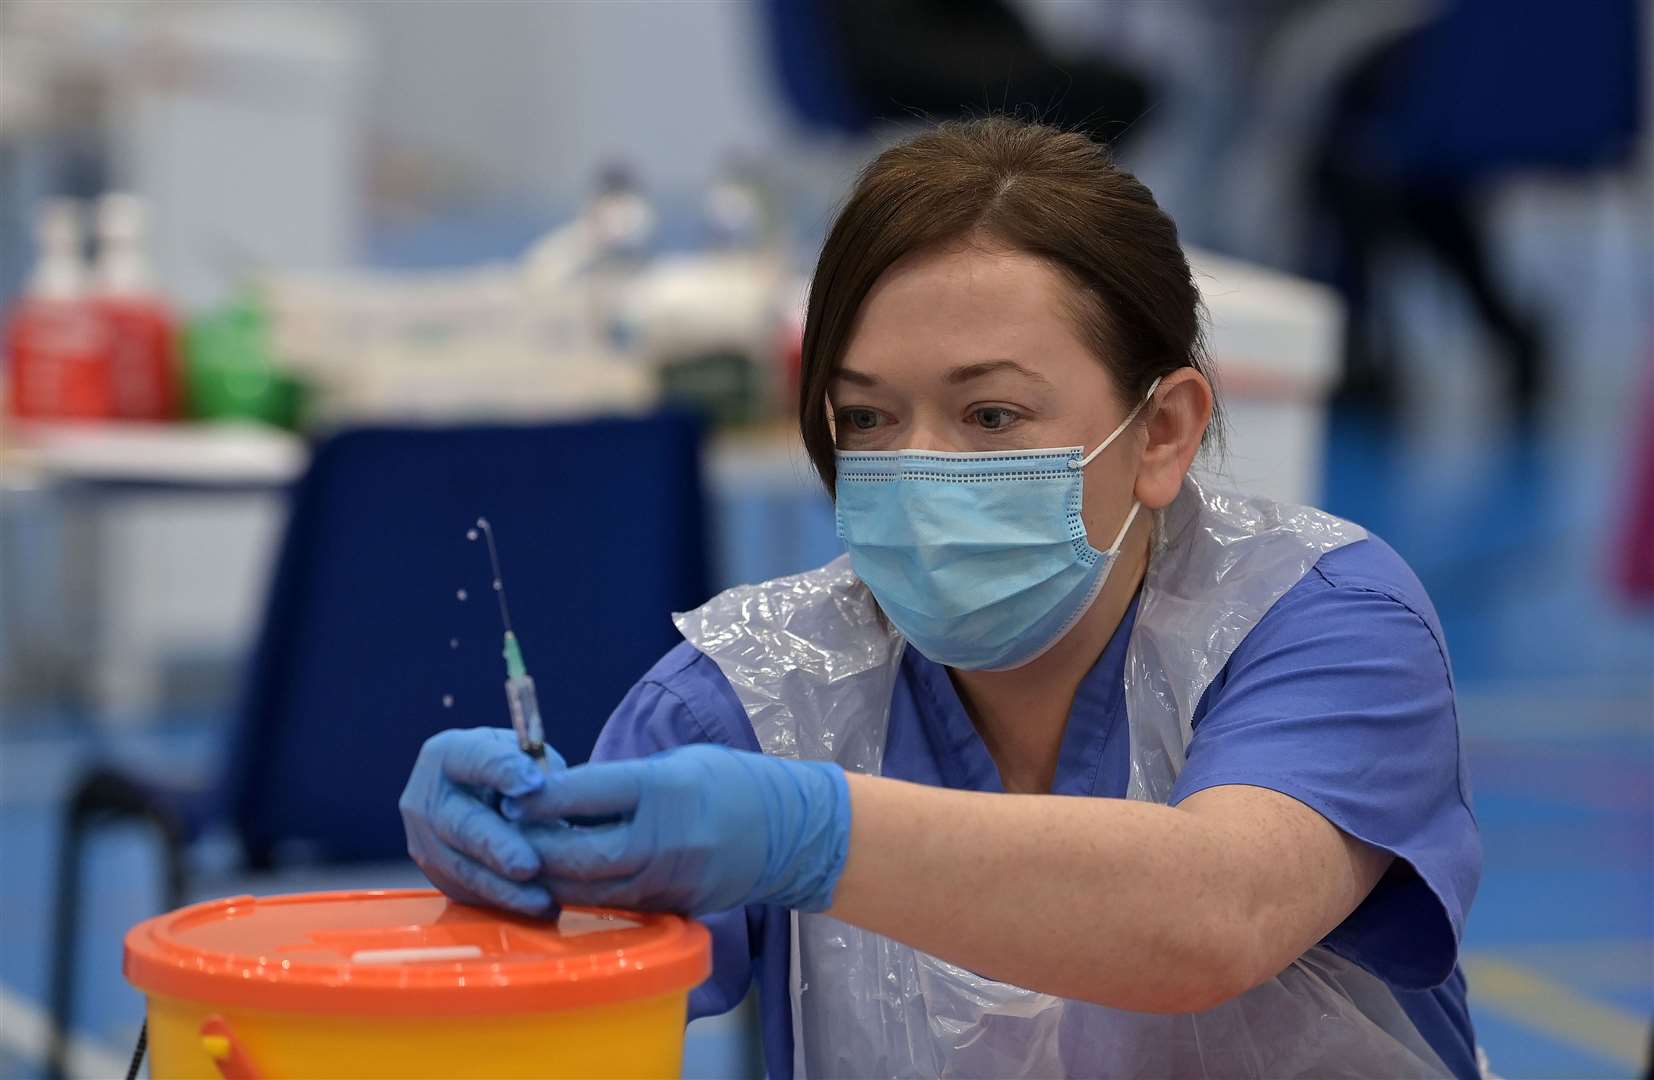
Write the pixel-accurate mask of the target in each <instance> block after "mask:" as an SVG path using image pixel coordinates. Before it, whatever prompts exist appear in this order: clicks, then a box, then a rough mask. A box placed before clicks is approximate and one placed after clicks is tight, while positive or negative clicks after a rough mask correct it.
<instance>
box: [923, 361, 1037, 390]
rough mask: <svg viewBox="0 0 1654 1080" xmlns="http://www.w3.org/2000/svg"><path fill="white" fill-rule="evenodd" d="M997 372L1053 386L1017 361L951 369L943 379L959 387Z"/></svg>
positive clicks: (970, 365)
mask: <svg viewBox="0 0 1654 1080" xmlns="http://www.w3.org/2000/svg"><path fill="white" fill-rule="evenodd" d="M996 371H1010V372H1015V373H1016V374H1018V375H1021V376H1022V377H1023V378H1026V379H1032V380H1033V381H1034V382H1037V383H1044V384H1045V385H1046V386H1050V385H1051V380H1050V379H1047V378H1046V377H1045V376H1044V375H1041V374H1040V373H1039V372H1037V371H1035V370H1033V369H1032V368H1026V367H1023V366H1022V365H1021V364H1019V363H1017V362H1016V361H1015V360H984V361H982V362H981V363H980V364H964V365H962V366H960V367H956V368H950V369H949V370H948V372H947V374H945V375H943V376H942V378H943V379H945V380H946V381H947V382H950V383H953V384H955V385H957V384H959V383H967V382H970V381H971V380H972V379H980V378H981V377H982V376H984V375H992V374H993V373H994V372H996Z"/></svg>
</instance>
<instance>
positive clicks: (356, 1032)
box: [125, 889, 712, 1080]
mask: <svg viewBox="0 0 1654 1080" xmlns="http://www.w3.org/2000/svg"><path fill="white" fill-rule="evenodd" d="M711 964H712V960H711V938H710V935H709V934H708V933H707V931H706V928H705V927H703V926H701V925H700V924H698V923H695V922H692V921H690V920H688V919H683V918H680V917H678V916H676V915H642V914H636V913H631V912H620V911H606V910H597V909H583V908H572V909H567V910H565V911H564V912H563V913H562V916H561V917H560V918H559V919H558V920H557V921H555V922H553V921H551V920H535V919H527V918H519V917H516V916H513V915H510V914H506V913H502V912H498V911H488V910H482V909H479V908H472V907H466V906H463V905H460V904H455V903H450V902H449V901H448V900H447V899H446V898H445V897H444V896H442V894H440V893H438V892H435V891H431V890H424V889H416V890H398V891H389V892H328V893H302V894H297V895H292V896H274V897H262V898H254V897H251V896H239V897H234V898H231V899H227V900H214V901H211V902H208V903H204V904H196V905H194V906H192V907H186V908H182V909H180V910H178V911H174V912H172V913H170V914H167V915H161V916H158V917H156V918H153V919H150V920H148V921H146V922H143V923H140V924H138V925H137V926H135V927H133V928H132V930H131V931H130V932H129V933H128V934H127V936H126V957H125V971H126V977H127V979H128V981H130V982H131V983H132V984H133V985H134V986H136V987H137V988H138V989H140V990H142V991H143V992H144V994H145V995H146V996H147V997H148V1001H149V1041H150V1053H151V1054H152V1074H153V1075H155V1076H158V1077H163V1076H164V1077H168V1078H169V1080H170V1078H174V1077H179V1078H182V1077H207V1078H215V1077H229V1078H232V1080H234V1078H243V1080H246V1078H254V1077H262V1078H266V1080H278V1078H288V1077H294V1078H297V1077H329V1078H337V1077H342V1076H350V1077H385V1078H391V1077H396V1078H402V1080H408V1078H414V1077H443V1078H445V1080H452V1078H455V1077H465V1076H476V1077H621V1076H674V1075H677V1074H679V1073H680V1072H681V1071H682V1060H683V1028H684V1021H685V1017H686V1011H687V1006H688V996H689V991H690V989H692V988H693V987H694V986H695V985H697V984H698V983H700V982H701V981H702V980H703V979H705V978H706V976H707V974H708V973H709V972H710V971H711Z"/></svg>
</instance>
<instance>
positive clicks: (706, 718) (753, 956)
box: [593, 538, 1482, 1080]
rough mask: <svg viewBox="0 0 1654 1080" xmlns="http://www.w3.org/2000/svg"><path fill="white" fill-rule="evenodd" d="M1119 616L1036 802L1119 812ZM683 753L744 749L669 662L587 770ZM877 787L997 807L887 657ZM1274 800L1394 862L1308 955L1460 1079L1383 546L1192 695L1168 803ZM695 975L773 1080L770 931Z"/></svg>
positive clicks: (1410, 622)
mask: <svg viewBox="0 0 1654 1080" xmlns="http://www.w3.org/2000/svg"><path fill="white" fill-rule="evenodd" d="M1136 613H1137V605H1136V602H1135V601H1134V602H1133V603H1132V605H1131V608H1130V609H1129V610H1128V611H1127V613H1126V616H1125V618H1124V619H1123V620H1122V621H1121V624H1120V628H1119V630H1118V631H1117V632H1116V633H1115V635H1114V638H1113V639H1112V640H1111V641H1110V642H1109V644H1108V647H1107V648H1106V649H1105V650H1104V651H1103V654H1102V655H1101V656H1100V657H1099V658H1098V660H1097V663H1096V665H1095V666H1094V667H1093V668H1092V670H1091V671H1090V673H1089V674H1087V675H1086V677H1085V679H1084V681H1083V682H1082V683H1081V685H1080V688H1079V692H1078V694H1077V695H1076V696H1075V699H1074V708H1073V711H1072V712H1071V713H1070V715H1069V718H1068V727H1067V730H1066V731H1065V733H1064V735H1063V742H1062V749H1061V755H1060V757H1059V759H1058V762H1057V773H1056V780H1055V783H1054V786H1053V791H1054V792H1056V793H1057V794H1062V795H1089V796H1097V797H1120V796H1123V795H1124V794H1125V791H1126V783H1127V778H1128V774H1129V750H1130V746H1129V744H1130V735H1129V732H1128V728H1127V721H1126V713H1125V691H1124V673H1125V660H1126V648H1127V644H1128V641H1129V639H1130V637H1131V629H1132V625H1133V623H1134V621H1135V618H1136ZM692 742H715V743H722V744H724V745H726V746H732V747H736V748H739V749H744V750H757V749H758V742H757V739H756V738H755V737H754V735H753V732H752V728H751V726H750V725H749V724H748V722H747V719H746V714H745V712H744V711H743V710H742V708H741V705H740V703H739V702H738V701H737V700H736V697H735V693H734V691H733V690H732V689H731V688H730V686H729V683H728V682H727V681H726V680H725V679H724V677H723V674H722V673H721V672H719V670H718V668H717V666H716V665H715V664H713V663H712V661H710V660H708V659H707V658H706V657H705V656H703V655H702V654H701V653H700V652H699V651H697V650H696V649H695V648H694V647H693V646H691V645H689V644H688V643H684V644H682V645H679V646H678V647H677V648H675V649H673V650H672V651H671V652H669V653H667V654H666V656H665V657H664V658H663V659H662V660H661V661H660V662H659V663H658V664H656V665H655V667H654V668H653V669H652V670H651V671H650V672H649V673H648V674H647V675H645V676H644V677H643V680H642V681H641V682H639V683H638V684H637V686H635V687H634V688H633V689H632V691H631V692H630V693H629V694H628V695H627V696H626V699H625V700H624V701H623V702H621V704H620V707H619V708H618V709H616V710H615V713H614V715H613V716H612V717H610V719H609V722H608V725H607V726H606V727H605V728H604V731H603V734H602V736H601V737H600V738H599V740H598V743H597V748H596V750H595V752H594V754H593V757H594V759H604V758H629V757H637V756H640V755H644V754H649V753H653V752H654V751H657V750H662V749H665V748H667V747H672V746H678V745H682V744H684V743H692ZM883 774H884V775H885V776H891V777H896V778H898V779H902V780H910V781H916V782H919V783H925V784H933V785H938V786H944V787H950V788H958V789H961V790H966V791H1001V790H1003V789H1002V787H1001V785H1000V779H999V773H998V770H997V769H996V767H995V765H994V763H993V759H992V758H991V757H990V756H989V754H988V751H987V748H986V747H985V746H984V745H983V743H982V740H981V738H980V737H979V736H978V735H977V733H976V730H975V728H974V727H973V726H972V724H971V721H970V717H969V716H968V715H967V714H966V712H965V709H964V706H963V705H962V704H961V703H960V700H959V696H958V694H957V693H956V692H955V690H954V688H953V683H952V682H951V681H950V679H949V678H948V673H947V669H946V668H943V667H941V666H940V665H937V664H934V663H932V662H931V661H929V660H926V659H925V658H924V657H923V656H920V655H919V653H918V652H917V651H916V650H913V649H908V650H906V652H905V654H904V656H903V659H902V668H901V672H900V674H899V676H898V678H897V681H896V688H895V692H894V696H893V698H892V701H891V709H890V730H889V736H888V741H887V743H886V748H885V755H884V769H883ZM1223 784H1250V785H1253V786H1255V787H1265V788H1271V789H1274V790H1276V791H1280V792H1282V793H1284V794H1286V795H1290V796H1291V797H1292V798H1294V799H1297V800H1298V801H1299V802H1302V803H1304V804H1305V805H1307V806H1309V807H1311V808H1313V809H1314V810H1316V811H1317V812H1318V813H1320V814H1321V815H1322V816H1324V817H1325V818H1326V819H1327V820H1328V821H1331V822H1332V823H1333V824H1334V825H1337V826H1338V827H1339V828H1340V829H1342V830H1343V831H1345V832H1346V833H1349V834H1350V835H1352V836H1355V837H1358V838H1360V839H1361V840H1364V841H1366V842H1367V843H1369V844H1373V845H1374V846H1376V847H1379V848H1382V849H1384V850H1386V851H1389V852H1392V853H1393V854H1394V855H1395V856H1396V861H1395V863H1394V864H1393V865H1392V867H1391V869H1390V871H1389V872H1388V873H1387V874H1386V875H1385V876H1384V878H1383V880H1381V881H1380V882H1379V884H1378V886H1377V887H1376V888H1375V889H1374V890H1373V892H1372V894H1371V895H1370V896H1368V897H1367V899H1366V900H1365V901H1363V902H1362V904H1361V906H1360V907H1358V908H1357V909H1356V910H1355V911H1354V912H1353V913H1352V914H1351V915H1350V917H1349V918H1347V919H1345V920H1344V922H1343V923H1342V924H1340V925H1339V926H1338V927H1337V928H1336V929H1334V930H1333V932H1332V933H1331V934H1329V935H1328V936H1327V939H1326V944H1327V945H1328V946H1329V947H1330V948H1332V949H1333V950H1334V951H1336V952H1338V953H1339V954H1341V955H1343V956H1345V957H1347V958H1348V959H1350V960H1352V961H1354V962H1356V963H1358V964H1360V965H1362V966H1363V967H1365V968H1367V969H1368V970H1369V971H1371V972H1373V973H1374V974H1375V975H1377V976H1378V977H1380V978H1381V979H1383V980H1384V981H1385V982H1386V983H1387V984H1388V985H1389V986H1390V987H1391V988H1392V989H1393V990H1394V991H1395V994H1396V997H1397V999H1398V1001H1399V1002H1400V1003H1401V1005H1402V1007H1403V1008H1405V1009H1406V1011H1407V1012H1408V1014H1409V1015H1410V1016H1411V1017H1412V1018H1413V1021H1414V1022H1415V1023H1416V1024H1417V1026H1418V1028H1419V1031H1420V1032H1421V1033H1422V1034H1423V1036H1424V1037H1425V1039H1426V1040H1428V1041H1429V1043H1430V1044H1431V1046H1433V1047H1434V1048H1435V1050H1436V1052H1437V1054H1439V1055H1440V1057H1441V1059H1442V1060H1443V1061H1444V1062H1445V1063H1446V1064H1447V1065H1448V1067H1449V1068H1450V1069H1451V1070H1452V1071H1453V1074H1454V1075H1455V1076H1457V1077H1460V1078H1463V1080H1471V1078H1474V1077H1476V1076H1477V1075H1478V1072H1477V1069H1476V1053H1475V1036H1474V1034H1473V1032H1472V1030H1471V1025H1470V1015H1469V1012H1468V1010H1467V1008H1466V1005H1465V983H1464V977H1463V975H1462V973H1461V972H1460V970H1459V968H1458V963H1457V958H1458V943H1459V940H1460V935H1461V932H1462V931H1463V929H1464V917H1465V913H1466V912H1467V911H1468V910H1469V908H1470V902H1471V900H1472V898H1473V897H1474V896H1475V893H1476V884H1477V881H1478V879H1479V878H1480V876H1481V862H1482V859H1481V843H1480V840H1479V838H1478V836H1477V831H1476V822H1475V819H1474V817H1473V816H1472V814H1471V810H1470V789H1469V784H1468V781H1467V778H1466V775H1465V764H1464V756H1463V753H1462V751H1461V746H1460V740H1459V725H1458V717H1457V714H1456V712H1455V708H1454V701H1453V676H1452V672H1451V670H1450V668H1449V665H1448V659H1447V650H1446V647H1445V645H1444V644H1443V639H1442V631H1441V626H1440V625H1439V624H1438V622H1437V620H1436V613H1435V610H1434V609H1433V608H1432V607H1431V604H1430V600H1429V598H1428V597H1426V596H1425V593H1424V588H1423V586H1422V585H1420V584H1419V581H1418V579H1417V578H1416V577H1414V575H1413V573H1412V571H1411V570H1409V569H1408V567H1407V565H1406V564H1405V563H1404V562H1402V560H1401V558H1400V557H1399V556H1398V555H1397V554H1396V553H1395V552H1394V551H1392V550H1391V549H1390V548H1389V546H1388V545H1386V544H1384V543H1383V542H1382V541H1380V540H1377V539H1376V538H1374V539H1368V540H1363V541H1359V542H1357V543H1354V544H1351V545H1349V546H1347V547H1343V548H1340V549H1338V550H1336V551H1332V552H1329V553H1328V554H1326V555H1324V556H1322V557H1321V559H1320V561H1319V562H1318V563H1317V564H1316V565H1315V567H1314V568H1313V569H1312V570H1311V571H1310V573H1309V574H1307V575H1306V576H1305V577H1304V578H1303V580H1302V581H1300V582H1299V583H1298V584H1297V585H1296V586H1294V587H1293V588H1292V589H1291V590H1290V591H1289V592H1288V593H1287V594H1286V595H1285V596H1283V597H1282V598H1281V599H1280V600H1279V601H1278V602H1277V603H1276V604H1275V606H1274V607H1273V608H1271V609H1270V610H1269V612H1268V613H1267V614H1265V616H1264V617H1263V618H1262V619H1261V620H1260V621H1259V622H1258V625H1257V626H1255V627H1254V628H1253V630H1252V632H1251V633H1250V634H1248V635H1247V636H1246V638H1245V640H1243V641H1242V642H1241V644H1240V647H1239V648H1237V649H1236V650H1235V652H1234V654H1233V655H1232V656H1231V657H1230V659H1229V663H1228V664H1227V665H1226V666H1225V667H1224V669H1223V671H1222V672H1221V673H1220V674H1219V675H1218V677H1217V678H1216V679H1215V680H1214V681H1213V682H1212V684H1211V686H1210V687H1208V689H1207V691H1206V694H1205V696H1204V697H1203V698H1202V700H1201V703H1200V705H1199V707H1198V708H1197V709H1196V711H1195V716H1194V737H1193V739H1192V741H1191V742H1190V744H1189V752H1188V761H1187V764H1186V765H1185V767H1184V769H1183V772H1182V773H1181V774H1180V775H1179V777H1178V780H1177V784H1176V787H1175V789H1174V791H1173V795H1172V799H1171V801H1172V802H1173V803H1174V804H1175V803H1177V802H1179V801H1181V800H1182V799H1185V798H1188V797H1189V796H1190V795H1192V794H1194V793H1195V792H1197V791H1200V790H1202V789H1204V788H1209V787H1216V786H1219V785H1223ZM706 922H707V924H708V925H709V926H710V927H711V929H712V932H713V974H712V977H711V978H710V979H708V980H707V981H706V983H704V984H703V985H702V986H700V987H699V988H698V989H696V990H695V991H694V993H693V994H692V995H691V997H690V1014H691V1016H692V1017H696V1016H707V1015H712V1014H716V1013H719V1012H723V1011H725V1010H727V1009H730V1008H733V1007H734V1006H735V1005H736V1004H737V1003H739V1002H740V1000H741V999H742V997H744V996H745V995H746V993H747V989H748V987H749V986H750V985H751V982H752V980H753V979H754V978H756V979H757V980H758V987H759V1009H760V1015H761V1017H762V1026H763V1041H764V1056H765V1059H766V1061H767V1062H768V1068H769V1071H770V1073H771V1075H775V1076H786V1075H790V1074H791V1071H792V1020H791V1003H790V994H789V979H788V971H787V965H788V962H789V942H788V932H789V919H788V915H787V912H786V911H785V910H782V909H779V908H772V907H765V906H753V907H749V908H747V909H745V910H736V911H729V912H724V913H721V914H719V915H715V916H712V917H711V918H709V919H707V920H706Z"/></svg>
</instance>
